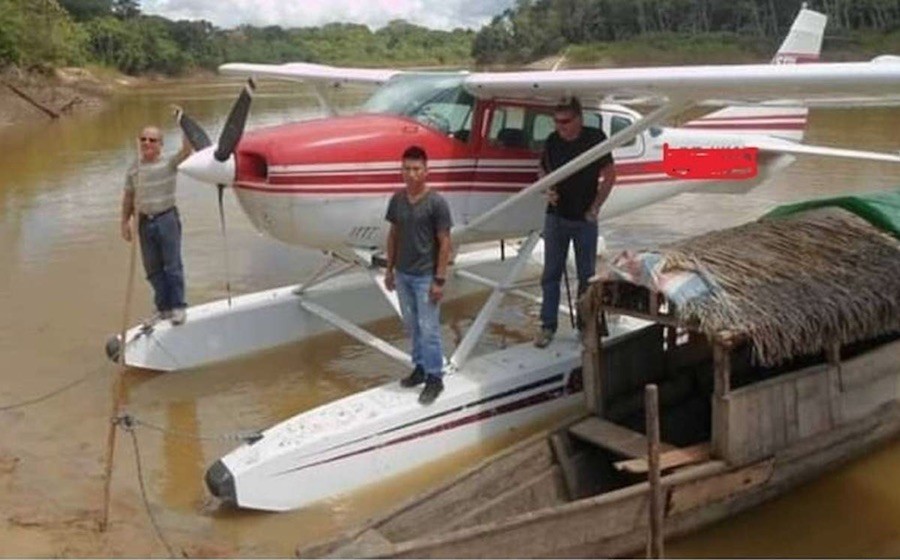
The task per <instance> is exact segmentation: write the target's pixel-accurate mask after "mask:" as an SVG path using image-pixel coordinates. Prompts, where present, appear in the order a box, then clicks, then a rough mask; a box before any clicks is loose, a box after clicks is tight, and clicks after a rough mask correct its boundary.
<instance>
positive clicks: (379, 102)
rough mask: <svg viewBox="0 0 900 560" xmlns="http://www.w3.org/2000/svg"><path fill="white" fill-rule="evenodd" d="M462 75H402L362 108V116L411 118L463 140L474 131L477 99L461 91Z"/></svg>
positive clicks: (386, 85) (384, 87)
mask: <svg viewBox="0 0 900 560" xmlns="http://www.w3.org/2000/svg"><path fill="white" fill-rule="evenodd" d="M463 78H464V76H463V75H461V74H401V75H399V76H397V77H395V78H392V79H391V80H390V81H388V82H387V83H386V84H385V85H384V86H383V87H382V88H381V89H379V90H378V91H377V92H375V94H374V95H373V96H372V97H371V98H370V99H369V100H368V101H367V102H366V103H365V105H363V107H362V110H363V112H367V113H390V114H393V115H403V116H407V117H412V118H414V119H416V120H417V121H419V122H421V123H422V124H424V125H425V126H428V127H431V128H434V129H436V130H439V131H440V132H443V133H444V134H447V135H449V136H453V137H455V138H458V139H460V140H463V141H465V140H467V139H468V136H469V131H470V130H471V128H472V107H473V105H474V104H475V98H474V97H472V95H471V94H469V93H468V92H467V91H465V90H464V89H463V87H462V81H463Z"/></svg>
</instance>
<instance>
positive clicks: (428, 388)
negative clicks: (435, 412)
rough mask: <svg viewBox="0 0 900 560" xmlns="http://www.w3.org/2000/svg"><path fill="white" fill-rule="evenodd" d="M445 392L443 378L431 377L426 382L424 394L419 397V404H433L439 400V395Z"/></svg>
mask: <svg viewBox="0 0 900 560" xmlns="http://www.w3.org/2000/svg"><path fill="white" fill-rule="evenodd" d="M443 390H444V382H443V381H442V380H441V378H440V377H435V376H434V375H429V376H428V379H426V380H425V388H424V389H422V393H421V394H420V395H419V404H431V403H433V402H434V399H436V398H438V395H440V394H441V392H442V391H443Z"/></svg>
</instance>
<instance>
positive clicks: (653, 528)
mask: <svg viewBox="0 0 900 560" xmlns="http://www.w3.org/2000/svg"><path fill="white" fill-rule="evenodd" d="M644 410H645V417H646V422H647V464H648V465H649V471H648V476H649V481H650V507H649V508H648V509H649V514H650V535H649V546H648V547H647V558H662V557H663V495H662V487H661V485H660V468H659V392H658V390H657V388H656V385H654V384H652V383H651V384H649V385H647V386H646V387H645V389H644Z"/></svg>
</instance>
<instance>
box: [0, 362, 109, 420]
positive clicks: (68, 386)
mask: <svg viewBox="0 0 900 560" xmlns="http://www.w3.org/2000/svg"><path fill="white" fill-rule="evenodd" d="M107 367H108V366H107V365H106V364H104V365H101V366H98V367H96V368H94V369H92V370H91V371H89V372H87V373H86V374H84V375H83V376H81V377H79V378H78V379H75V380H73V381H70V382H68V383H66V384H65V385H62V386H61V387H57V388H56V389H53V390H52V391H50V392H48V393H44V394H43V395H40V396H37V397H32V398H29V399H25V400H23V401H19V402H17V403H13V404H7V405H3V406H0V412H6V411H8V410H15V409H17V408H24V407H26V406H31V405H33V404H38V403H42V402H44V401H46V400H49V399H52V398H53V397H56V396H58V395H61V394H63V393H65V392H66V391H68V390H70V389H73V388H75V387H77V386H79V385H81V384H82V383H84V382H85V381H87V380H88V379H90V378H92V377H94V376H95V375H97V374H98V373H101V372H104V370H106V369H107Z"/></svg>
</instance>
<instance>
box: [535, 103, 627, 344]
mask: <svg viewBox="0 0 900 560" xmlns="http://www.w3.org/2000/svg"><path fill="white" fill-rule="evenodd" d="M553 120H554V123H555V124H556V130H555V131H554V132H553V133H551V134H550V136H548V137H547V142H546V143H545V144H544V153H543V154H542V156H541V169H540V172H541V176H543V175H545V174H547V173H549V172H551V171H553V170H555V169H558V168H560V167H562V166H563V165H565V164H566V163H568V162H570V161H572V160H573V159H575V158H576V157H578V156H579V155H581V154H583V153H584V152H586V151H587V150H589V149H590V148H592V147H594V146H596V145H597V144H599V143H600V142H602V141H604V140H606V135H605V134H603V131H601V130H598V129H596V128H586V127H585V126H584V124H583V121H582V115H581V102H580V101H579V100H578V99H577V98H575V97H573V98H571V99H570V100H569V101H568V102H566V103H563V104H560V105H558V106H557V107H556V108H555V109H554V112H553ZM615 181H616V172H615V167H614V165H613V158H612V154H606V155H605V156H603V157H601V158H600V159H598V160H596V161H594V162H593V163H591V164H589V165H587V166H585V167H584V168H583V169H581V170H580V171H578V172H577V173H575V174H574V175H571V176H570V177H569V178H567V179H564V180H562V181H560V182H559V183H557V184H556V185H554V187H553V188H551V189H550V190H549V191H548V193H547V215H546V217H545V219H544V273H543V275H542V276H541V288H542V290H543V299H542V302H541V328H540V330H539V331H538V333H537V335H536V336H535V339H534V344H535V346H537V347H538V348H544V347H545V346H547V345H548V344H550V341H551V340H553V335H554V334H555V333H556V327H557V319H558V317H559V288H560V286H559V285H560V280H561V278H562V273H563V268H564V267H565V266H566V255H567V254H568V252H569V242H570V241H571V242H572V244H573V245H574V246H575V265H576V268H577V270H578V295H581V294H582V293H583V292H584V291H585V290H586V289H587V285H588V279H589V278H590V277H591V276H592V275H593V274H594V269H595V267H596V261H597V236H598V231H597V214H598V213H599V212H600V207H601V206H602V205H603V202H604V201H605V200H606V198H607V197H608V196H609V193H610V190H612V186H613V183H615Z"/></svg>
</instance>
